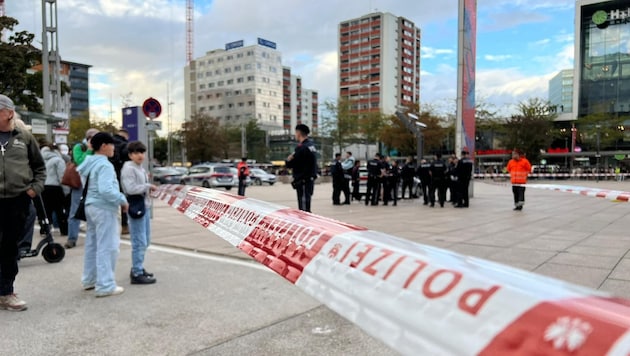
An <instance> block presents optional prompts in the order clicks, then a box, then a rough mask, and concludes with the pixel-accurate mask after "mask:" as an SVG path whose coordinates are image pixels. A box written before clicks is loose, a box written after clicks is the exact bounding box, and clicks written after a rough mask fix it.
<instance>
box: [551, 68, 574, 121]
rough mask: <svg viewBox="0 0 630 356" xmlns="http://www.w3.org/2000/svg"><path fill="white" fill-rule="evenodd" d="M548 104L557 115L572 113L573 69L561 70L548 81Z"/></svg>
mask: <svg viewBox="0 0 630 356" xmlns="http://www.w3.org/2000/svg"><path fill="white" fill-rule="evenodd" d="M549 103H550V104H551V105H554V106H555V107H556V112H557V113H558V114H563V113H571V112H573V69H563V70H561V71H560V72H558V74H556V75H555V76H554V77H553V78H551V80H549Z"/></svg>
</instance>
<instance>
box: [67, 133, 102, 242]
mask: <svg viewBox="0 0 630 356" xmlns="http://www.w3.org/2000/svg"><path fill="white" fill-rule="evenodd" d="M97 133H98V129H95V128H90V129H88V130H87V131H86V132H85V138H84V139H83V141H82V142H80V143H77V144H76V145H74V147H72V162H74V164H76V165H77V166H80V165H81V163H83V161H85V159H86V158H87V157H88V156H91V155H93V154H94V150H93V149H92V143H91V140H92V136H94V135H96V134H97ZM82 194H83V187H82V186H81V187H78V188H70V211H69V212H68V240H67V241H66V243H65V244H64V245H63V246H64V247H65V248H73V247H75V246H76V245H77V240H78V239H79V229H80V227H81V220H78V219H75V218H74V214H76V212H77V207H78V206H79V202H81V195H82Z"/></svg>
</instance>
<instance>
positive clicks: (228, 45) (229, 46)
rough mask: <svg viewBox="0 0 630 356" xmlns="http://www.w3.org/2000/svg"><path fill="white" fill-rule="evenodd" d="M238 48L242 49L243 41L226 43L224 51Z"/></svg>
mask: <svg viewBox="0 0 630 356" xmlns="http://www.w3.org/2000/svg"><path fill="white" fill-rule="evenodd" d="M239 47H243V40H240V41H234V42H230V43H226V44H225V50H226V51H229V50H231V49H234V48H239Z"/></svg>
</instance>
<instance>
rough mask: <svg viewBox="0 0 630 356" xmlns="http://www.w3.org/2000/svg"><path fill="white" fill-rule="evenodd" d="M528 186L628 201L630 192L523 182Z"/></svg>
mask: <svg viewBox="0 0 630 356" xmlns="http://www.w3.org/2000/svg"><path fill="white" fill-rule="evenodd" d="M525 186H526V187H528V188H535V189H546V190H555V191H560V192H566V193H573V194H579V195H585V196H589V197H595V198H604V199H608V200H613V201H623V202H628V201H629V200H630V192H624V191H620V190H609V189H599V188H587V187H578V186H573V185H559V184H525Z"/></svg>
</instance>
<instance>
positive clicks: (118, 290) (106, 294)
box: [96, 286, 125, 298]
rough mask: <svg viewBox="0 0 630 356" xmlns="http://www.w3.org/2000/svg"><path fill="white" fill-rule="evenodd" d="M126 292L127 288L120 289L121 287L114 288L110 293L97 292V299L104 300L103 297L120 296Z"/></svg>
mask: <svg viewBox="0 0 630 356" xmlns="http://www.w3.org/2000/svg"><path fill="white" fill-rule="evenodd" d="M124 291H125V288H123V287H120V286H116V288H114V290H112V291H109V292H97V293H96V298H102V297H109V296H112V295H119V294H122V293H123V292H124Z"/></svg>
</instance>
